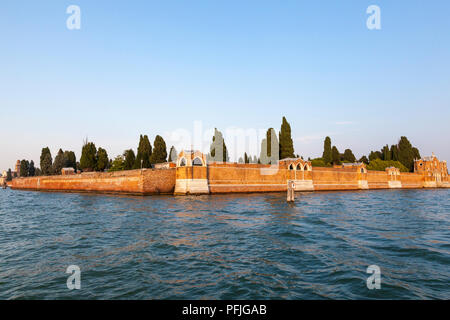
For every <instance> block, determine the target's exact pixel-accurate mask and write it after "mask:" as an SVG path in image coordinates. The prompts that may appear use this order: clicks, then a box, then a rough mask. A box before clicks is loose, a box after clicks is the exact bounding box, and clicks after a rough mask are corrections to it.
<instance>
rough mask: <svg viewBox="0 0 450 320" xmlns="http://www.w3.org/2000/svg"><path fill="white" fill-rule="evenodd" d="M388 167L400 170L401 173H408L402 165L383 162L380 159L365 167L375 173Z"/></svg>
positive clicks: (394, 162) (393, 162)
mask: <svg viewBox="0 0 450 320" xmlns="http://www.w3.org/2000/svg"><path fill="white" fill-rule="evenodd" d="M389 167H396V168H398V169H400V171H401V172H409V170H408V168H406V167H405V166H404V165H403V164H401V163H400V162H399V161H394V160H389V161H384V160H381V159H374V160H372V161H370V163H369V165H368V166H367V169H368V170H376V171H384V170H386V168H389Z"/></svg>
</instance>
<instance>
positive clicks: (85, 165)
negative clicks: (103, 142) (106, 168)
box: [80, 141, 97, 171]
mask: <svg viewBox="0 0 450 320" xmlns="http://www.w3.org/2000/svg"><path fill="white" fill-rule="evenodd" d="M80 168H81V169H82V170H83V171H94V170H95V169H96V168H97V148H96V147H95V144H94V143H93V142H87V141H86V142H85V143H84V145H83V149H82V150H81V158H80Z"/></svg>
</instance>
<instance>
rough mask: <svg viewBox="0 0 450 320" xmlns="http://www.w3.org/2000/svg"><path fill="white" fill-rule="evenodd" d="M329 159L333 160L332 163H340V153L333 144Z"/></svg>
mask: <svg viewBox="0 0 450 320" xmlns="http://www.w3.org/2000/svg"><path fill="white" fill-rule="evenodd" d="M331 160H332V161H333V164H341V154H340V153H339V150H338V149H337V148H336V146H333V148H332V149H331Z"/></svg>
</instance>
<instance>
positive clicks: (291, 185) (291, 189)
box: [287, 180, 295, 202]
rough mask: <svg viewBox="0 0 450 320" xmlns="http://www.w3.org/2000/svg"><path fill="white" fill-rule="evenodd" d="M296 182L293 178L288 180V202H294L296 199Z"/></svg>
mask: <svg viewBox="0 0 450 320" xmlns="http://www.w3.org/2000/svg"><path fill="white" fill-rule="evenodd" d="M294 191H295V182H294V181H293V180H289V181H288V188H287V202H293V201H294V200H295V195H294Z"/></svg>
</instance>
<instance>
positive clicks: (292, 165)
mask: <svg viewBox="0 0 450 320" xmlns="http://www.w3.org/2000/svg"><path fill="white" fill-rule="evenodd" d="M288 169H289V170H294V171H295V166H294V164H293V163H291V164H290V165H289V167H288Z"/></svg>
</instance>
